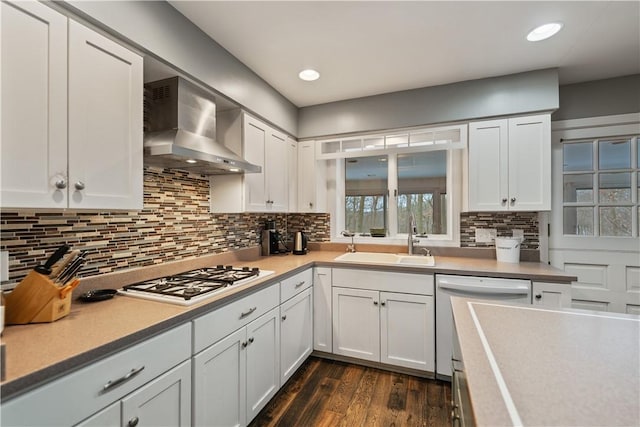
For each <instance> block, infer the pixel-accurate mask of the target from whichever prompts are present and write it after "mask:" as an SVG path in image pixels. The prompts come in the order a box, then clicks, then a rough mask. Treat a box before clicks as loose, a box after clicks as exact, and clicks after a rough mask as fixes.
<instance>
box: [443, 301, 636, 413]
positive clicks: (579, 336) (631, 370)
mask: <svg viewBox="0 0 640 427" xmlns="http://www.w3.org/2000/svg"><path fill="white" fill-rule="evenodd" d="M451 302H452V306H453V313H454V319H455V325H456V330H457V334H458V340H459V343H460V350H461V353H462V359H463V362H464V371H465V374H466V379H467V384H468V388H469V395H470V399H471V405H472V408H473V413H474V417H475V421H476V423H477V425H480V426H497V425H501V426H507V425H525V426H527V425H536V426H578V425H579V426H604V425H607V426H614V425H625V426H631V425H640V317H639V316H633V315H625V314H614V313H601V312H590V311H583V310H570V309H567V310H560V309H544V308H539V307H531V306H517V305H509V304H502V303H498V302H490V301H477V300H476V301H474V300H469V299H465V298H457V297H453V298H452V299H451Z"/></svg>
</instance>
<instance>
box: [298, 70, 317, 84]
mask: <svg viewBox="0 0 640 427" xmlns="http://www.w3.org/2000/svg"><path fill="white" fill-rule="evenodd" d="M298 77H300V78H301V79H302V80H304V81H307V82H312V81H314V80H318V79H319V78H320V73H319V72H317V71H316V70H312V69H310V68H309V69H307V70H302V71H300V73H299V74H298Z"/></svg>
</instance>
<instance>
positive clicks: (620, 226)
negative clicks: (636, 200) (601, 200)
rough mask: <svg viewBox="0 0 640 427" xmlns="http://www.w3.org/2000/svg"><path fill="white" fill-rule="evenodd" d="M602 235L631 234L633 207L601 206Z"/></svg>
mask: <svg viewBox="0 0 640 427" xmlns="http://www.w3.org/2000/svg"><path fill="white" fill-rule="evenodd" d="M600 235H601V236H631V207H630V206H616V207H601V208H600Z"/></svg>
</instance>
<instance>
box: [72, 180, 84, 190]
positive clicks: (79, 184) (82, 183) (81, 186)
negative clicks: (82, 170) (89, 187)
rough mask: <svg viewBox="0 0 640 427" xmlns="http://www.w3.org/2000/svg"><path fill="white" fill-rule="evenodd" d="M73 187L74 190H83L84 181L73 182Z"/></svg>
mask: <svg viewBox="0 0 640 427" xmlns="http://www.w3.org/2000/svg"><path fill="white" fill-rule="evenodd" d="M74 187H76V190H84V182H82V181H78V182H76V183H75V184H74Z"/></svg>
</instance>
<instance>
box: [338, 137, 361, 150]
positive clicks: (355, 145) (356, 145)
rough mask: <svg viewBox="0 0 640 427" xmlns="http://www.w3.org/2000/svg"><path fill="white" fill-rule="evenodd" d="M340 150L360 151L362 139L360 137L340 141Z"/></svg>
mask: <svg viewBox="0 0 640 427" xmlns="http://www.w3.org/2000/svg"><path fill="white" fill-rule="evenodd" d="M342 151H344V152H347V151H362V141H361V140H360V139H350V140H346V141H342Z"/></svg>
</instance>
